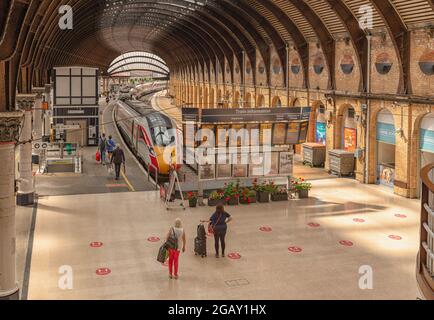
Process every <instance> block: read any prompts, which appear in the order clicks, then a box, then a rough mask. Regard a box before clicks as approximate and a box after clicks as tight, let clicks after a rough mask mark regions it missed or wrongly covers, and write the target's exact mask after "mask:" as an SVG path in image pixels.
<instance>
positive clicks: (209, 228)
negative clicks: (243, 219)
mask: <svg viewBox="0 0 434 320" xmlns="http://www.w3.org/2000/svg"><path fill="white" fill-rule="evenodd" d="M222 215H223V214H220V216H219V218H218V219H217V221H216V223H215V225H218V223H219V222H220V219H221V218H222ZM214 227H215V226H214V225H213V224H212V223H211V222H210V223H209V225H208V233H209V234H214V233H215V231H214Z"/></svg>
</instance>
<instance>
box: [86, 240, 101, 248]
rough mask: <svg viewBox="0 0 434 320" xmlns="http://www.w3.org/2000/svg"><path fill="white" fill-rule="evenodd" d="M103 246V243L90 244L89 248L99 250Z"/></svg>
mask: <svg viewBox="0 0 434 320" xmlns="http://www.w3.org/2000/svg"><path fill="white" fill-rule="evenodd" d="M103 245H104V243H102V242H98V241H96V242H91V244H90V245H89V246H90V247H91V248H101V247H102V246H103Z"/></svg>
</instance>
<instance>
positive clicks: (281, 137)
mask: <svg viewBox="0 0 434 320" xmlns="http://www.w3.org/2000/svg"><path fill="white" fill-rule="evenodd" d="M285 138H286V123H276V124H275V125H274V126H273V145H275V146H276V145H284V144H285Z"/></svg>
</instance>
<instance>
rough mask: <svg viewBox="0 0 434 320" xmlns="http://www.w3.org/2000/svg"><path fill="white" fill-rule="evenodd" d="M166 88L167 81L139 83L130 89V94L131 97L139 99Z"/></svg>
mask: <svg viewBox="0 0 434 320" xmlns="http://www.w3.org/2000/svg"><path fill="white" fill-rule="evenodd" d="M165 89H167V81H154V82H148V83H144V84H140V85H138V86H136V87H135V88H133V89H131V91H130V94H131V96H132V98H133V99H135V100H140V99H141V98H142V97H143V96H146V95H149V94H151V93H155V92H159V91H162V90H165Z"/></svg>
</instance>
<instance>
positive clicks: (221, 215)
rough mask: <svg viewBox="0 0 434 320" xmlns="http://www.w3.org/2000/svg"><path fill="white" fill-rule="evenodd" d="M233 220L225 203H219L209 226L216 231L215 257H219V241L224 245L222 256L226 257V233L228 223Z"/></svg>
mask: <svg viewBox="0 0 434 320" xmlns="http://www.w3.org/2000/svg"><path fill="white" fill-rule="evenodd" d="M230 221H232V217H231V215H230V214H229V213H227V212H226V211H225V208H224V206H223V205H218V206H217V208H216V212H215V213H214V214H213V215H212V216H211V218H210V219H209V221H202V222H209V223H210V225H209V228H208V229H211V230H212V231H213V232H214V241H215V257H216V258H219V257H220V256H219V242H220V244H221V247H222V257H223V258H224V257H225V250H226V241H225V238H226V233H227V231H228V225H227V224H228V223H229V222H230Z"/></svg>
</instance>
